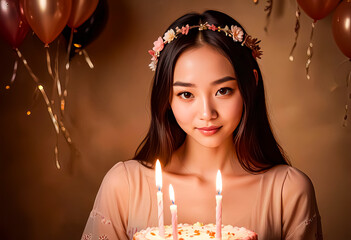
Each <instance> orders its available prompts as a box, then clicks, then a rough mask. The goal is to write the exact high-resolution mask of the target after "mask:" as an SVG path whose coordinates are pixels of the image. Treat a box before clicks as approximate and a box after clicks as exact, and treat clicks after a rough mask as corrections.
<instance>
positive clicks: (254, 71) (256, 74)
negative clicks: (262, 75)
mask: <svg viewBox="0 0 351 240" xmlns="http://www.w3.org/2000/svg"><path fill="white" fill-rule="evenodd" d="M253 73H254V75H255V79H256V86H257V84H258V73H257V70H256V69H254V70H253Z"/></svg>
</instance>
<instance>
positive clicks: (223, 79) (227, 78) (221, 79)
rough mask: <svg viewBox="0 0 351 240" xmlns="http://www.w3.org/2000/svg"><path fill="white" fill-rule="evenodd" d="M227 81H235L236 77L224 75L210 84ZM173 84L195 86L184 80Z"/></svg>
mask: <svg viewBox="0 0 351 240" xmlns="http://www.w3.org/2000/svg"><path fill="white" fill-rule="evenodd" d="M228 81H236V78H234V77H231V76H226V77H223V78H220V79H218V80H215V81H213V82H212V83H211V85H218V84H221V83H224V82H228ZM173 86H181V87H196V85H195V84H193V83H186V82H179V81H177V82H175V83H173Z"/></svg>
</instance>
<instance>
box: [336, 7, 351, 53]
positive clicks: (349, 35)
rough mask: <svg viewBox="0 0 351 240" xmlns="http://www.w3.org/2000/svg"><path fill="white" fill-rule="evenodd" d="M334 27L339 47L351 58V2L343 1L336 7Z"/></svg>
mask: <svg viewBox="0 0 351 240" xmlns="http://www.w3.org/2000/svg"><path fill="white" fill-rule="evenodd" d="M332 29H333V35H334V39H335V42H336V44H337V45H338V47H339V49H340V50H341V52H342V53H343V54H345V56H347V57H348V58H350V59H351V2H349V1H342V2H341V3H340V5H339V6H338V7H337V8H336V10H335V12H334V14H333V20H332Z"/></svg>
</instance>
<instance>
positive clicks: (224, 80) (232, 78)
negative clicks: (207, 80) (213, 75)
mask: <svg viewBox="0 0 351 240" xmlns="http://www.w3.org/2000/svg"><path fill="white" fill-rule="evenodd" d="M228 81H236V78H235V77H231V76H226V77H223V78H220V79H218V80H216V81H213V82H212V84H211V85H218V84H221V83H224V82H228Z"/></svg>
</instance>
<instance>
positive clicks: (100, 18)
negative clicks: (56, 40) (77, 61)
mask: <svg viewBox="0 0 351 240" xmlns="http://www.w3.org/2000/svg"><path fill="white" fill-rule="evenodd" d="M107 19H108V4H107V0H100V1H99V4H98V6H97V7H96V9H95V11H94V13H93V14H92V15H91V17H90V18H88V20H87V21H85V22H84V23H83V24H82V25H81V26H80V27H78V28H76V29H75V30H74V35H73V41H72V46H71V52H70V58H72V57H73V56H74V55H75V53H77V52H79V51H80V50H81V49H82V48H85V47H86V46H88V45H89V44H90V43H91V42H93V41H94V40H95V39H96V38H97V37H98V36H99V35H100V34H101V32H102V31H103V29H104V28H105V26H106V23H107ZM70 35H71V28H69V27H68V26H67V27H66V28H65V29H64V30H63V36H64V37H65V39H66V41H67V43H68V42H69V38H70Z"/></svg>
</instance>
